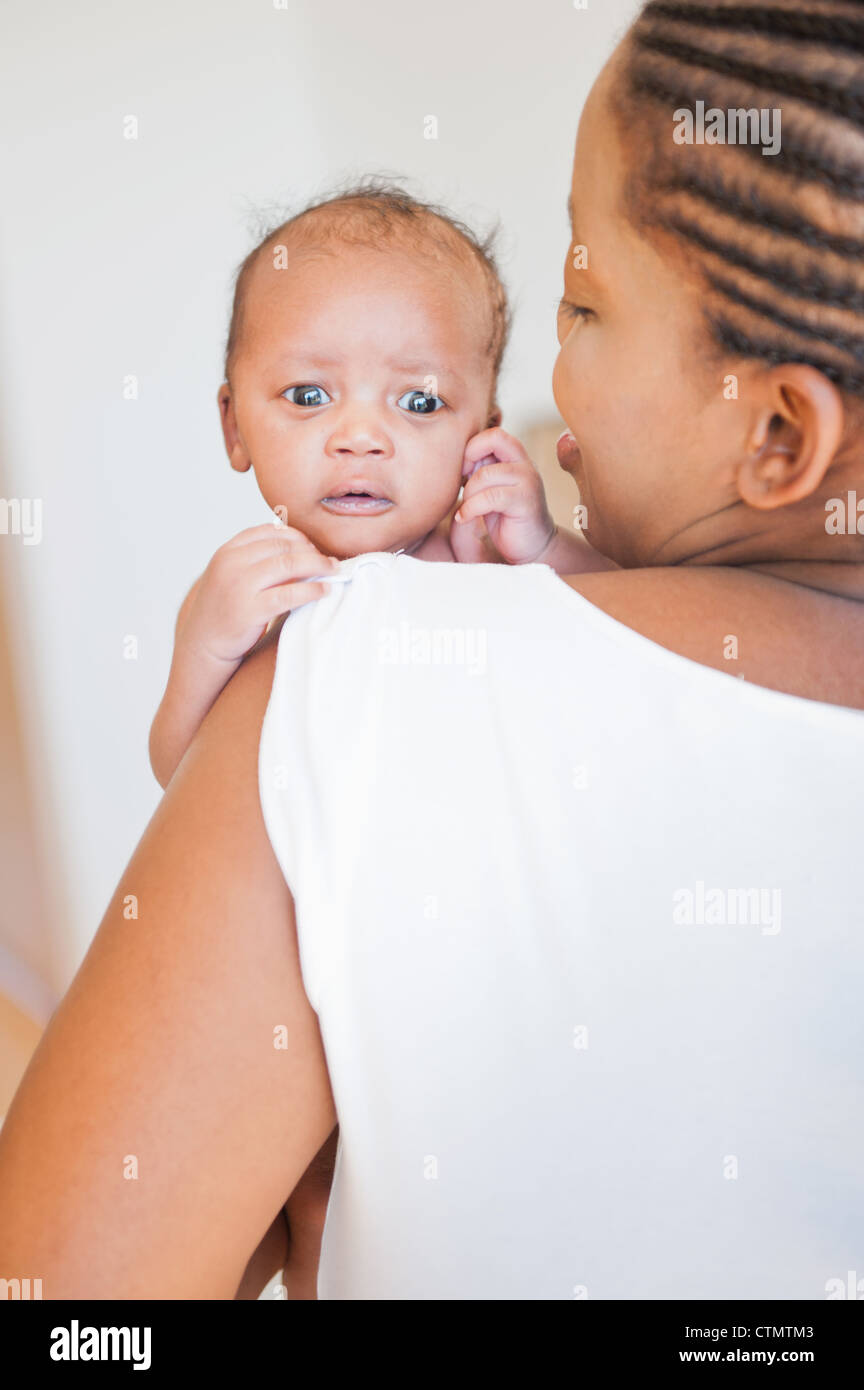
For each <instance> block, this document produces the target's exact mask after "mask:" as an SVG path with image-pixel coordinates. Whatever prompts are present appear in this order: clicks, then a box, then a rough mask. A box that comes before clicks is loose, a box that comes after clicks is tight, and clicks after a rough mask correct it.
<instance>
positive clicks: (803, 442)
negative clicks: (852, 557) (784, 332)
mask: <svg viewBox="0 0 864 1390" xmlns="http://www.w3.org/2000/svg"><path fill="white" fill-rule="evenodd" d="M754 390H755V399H756V414H755V419H754V424H753V427H752V430H751V432H750V438H749V440H748V446H747V451H746V453H745V456H744V459H743V461H742V463H741V464H740V466H739V469H738V474H737V484H738V492H739V494H740V496H741V498H742V500H743V501H744V502H746V503H747V504H748V506H751V507H758V508H759V509H761V510H763V511H767V510H770V509H772V508H774V507H785V506H788V505H789V503H791V502H799V501H800V500H801V499H802V498H803V497H809V496H810V494H811V493H813V492H815V491H816V490H817V489H818V488H819V486H820V484H821V482H822V479H823V478H824V476H825V474H826V472H827V471H828V469H829V467H830V466H831V463H832V461H833V459H834V457H835V456H836V454H837V451H838V449H839V447H840V443H841V441H842V438H843V427H844V410H843V398H842V397H841V395H840V392H839V391H838V390H837V387H836V386H835V385H834V383H833V382H831V381H829V380H828V378H827V376H825V374H824V372H820V371H818V370H817V369H816V368H815V367H808V366H807V365H806V363H803V362H785V363H782V364H781V365H780V366H778V367H769V368H768V369H767V370H766V371H765V372H764V373H762V374H761V377H760V379H757V380H756V382H755V383H754Z"/></svg>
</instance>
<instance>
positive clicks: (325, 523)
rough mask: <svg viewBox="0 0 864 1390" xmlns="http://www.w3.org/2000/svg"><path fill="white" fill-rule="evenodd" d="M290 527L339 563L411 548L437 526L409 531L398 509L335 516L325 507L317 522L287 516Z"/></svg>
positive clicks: (426, 525)
mask: <svg viewBox="0 0 864 1390" xmlns="http://www.w3.org/2000/svg"><path fill="white" fill-rule="evenodd" d="M304 522H305V524H304ZM287 525H288V526H296V527H297V528H298V530H300V531H302V532H303V533H304V535H306V536H308V537H309V539H310V540H311V541H312V543H313V545H315V546H317V547H318V549H319V550H320V551H321V552H322V554H324V555H333V556H335V558H336V559H337V560H349V559H351V557H352V556H354V555H364V554H368V553H369V552H370V551H377V550H393V551H396V550H408V549H411V548H413V547H414V546H416V545H419V544H420V542H421V541H422V540H423V539H424V538H425V537H426V536H427V535H428V534H429V532H430V531H431V530H434V527H435V523H434V522H430V523H428V524H424V525H422V526H421V527H420V528H419V529H417V528H414V529H410V528H409V529H406V526H405V521H404V518H400V516H399V515H398V509H397V507H395V506H393V507H390V508H389V509H388V510H387V511H386V512H382V513H380V514H379V515H378V516H363V515H360V514H356V513H354V514H351V513H347V514H345V515H343V516H334V515H332V514H330V513H328V512H327V511H326V509H325V508H323V507H322V508H319V515H317V516H316V517H315V518H314V523H313V522H310V519H309V518H308V517H307V518H303V519H300V518H298V519H297V520H296V521H295V520H292V519H291V518H290V517H288V518H287Z"/></svg>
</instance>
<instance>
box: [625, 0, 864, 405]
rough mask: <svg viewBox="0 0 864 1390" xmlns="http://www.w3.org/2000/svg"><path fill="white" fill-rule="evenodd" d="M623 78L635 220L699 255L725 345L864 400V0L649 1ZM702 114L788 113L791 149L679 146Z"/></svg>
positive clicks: (709, 311) (785, 123)
mask: <svg viewBox="0 0 864 1390" xmlns="http://www.w3.org/2000/svg"><path fill="white" fill-rule="evenodd" d="M624 74H625V80H624V84H623V89H622V90H619V91H618V92H617V93H616V98H615V100H616V107H617V114H618V116H619V119H620V120H621V121H622V130H623V133H624V136H625V139H627V140H629V141H632V142H635V143H636V145H637V148H638V151H639V157H638V159H634V160H633V164H632V168H631V176H630V180H629V183H628V193H627V196H628V212H629V214H630V216H631V217H632V218H633V220H634V222H636V223H637V225H639V226H641V227H645V228H651V227H654V228H656V229H658V230H660V231H663V232H666V233H671V234H672V235H673V236H674V237H675V238H676V239H677V240H678V241H679V243H681V244H683V245H684V246H685V247H686V248H687V249H688V251H689V253H690V254H691V255H692V257H693V259H694V260H695V263H696V264H697V265H698V268H699V270H700V272H701V274H702V276H703V277H704V281H705V282H706V285H707V289H708V291H709V293H708V295H707V297H706V303H705V315H706V318H707V321H708V326H709V329H710V332H711V337H712V340H713V342H714V343H715V345H716V346H717V347H718V348H719V349H720V350H721V351H725V352H729V353H732V354H735V355H740V356H742V357H750V358H756V359H759V360H762V361H766V362H769V363H772V364H775V363H780V362H806V363H809V364H810V365H811V366H813V367H816V368H818V369H819V370H820V371H822V372H824V373H825V375H826V376H827V377H829V378H830V379H831V380H832V381H834V382H835V383H836V385H837V386H838V387H839V388H840V389H841V390H843V391H848V392H851V393H854V394H855V395H858V396H864V3H860V2H859V0H812V2H811V3H806V2H805V3H801V0H763V3H762V4H758V5H754V4H752V3H751V4H743V3H740V0H714V3H711V4H707V3H701V2H700V0H679V2H678V3H675V2H674V0H668V3H667V2H666V0H663V3H649V4H646V5H645V6H644V8H643V10H642V12H641V13H640V15H639V17H638V18H637V20H636V22H635V24H634V26H633V28H632V29H631V31H630V34H629V42H628V45H627V49H626V58H625V67H624ZM697 102H704V106H705V109H706V111H708V110H709V109H710V108H714V109H719V110H721V111H723V112H729V111H741V112H742V115H743V111H744V110H753V109H754V108H755V110H756V111H758V112H760V113H761V112H762V111H767V112H769V113H770V112H776V111H778V110H779V112H780V125H779V130H780V142H779V143H780V148H779V151H778V152H777V153H774V154H771V153H767V154H763V146H762V144H760V143H749V144H738V145H732V144H727V145H721V144H710V143H706V144H704V145H700V144H695V143H693V144H684V143H682V144H677V143H676V142H675V140H674V139H673V122H674V120H675V119H676V113H677V114H679V115H680V113H681V112H682V111H691V112H693V113H694V116H695V112H696V103H697ZM646 110H647V113H648V114H649V116H650V124H649V128H648V132H647V134H643V130H644V128H645V116H646ZM769 119H771V118H770V116H769ZM649 142H650V148H649V149H647V151H646V143H649ZM646 155H647V157H645V156H646Z"/></svg>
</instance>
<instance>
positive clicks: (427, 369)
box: [387, 361, 464, 386]
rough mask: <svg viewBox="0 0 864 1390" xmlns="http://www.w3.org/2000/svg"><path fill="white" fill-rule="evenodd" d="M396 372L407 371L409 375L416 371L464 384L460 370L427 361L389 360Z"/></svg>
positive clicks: (421, 374) (419, 374)
mask: <svg viewBox="0 0 864 1390" xmlns="http://www.w3.org/2000/svg"><path fill="white" fill-rule="evenodd" d="M387 365H388V366H389V367H390V368H391V370H392V371H394V372H405V374H406V375H407V376H410V375H411V374H412V373H416V375H417V376H440V377H449V378H450V380H451V381H458V382H459V384H460V386H462V385H464V382H463V381H462V378H461V376H460V375H459V373H458V372H454V371H453V369H452V368H451V367H435V366H434V365H430V363H429V362H428V361H426V362H388V364H387Z"/></svg>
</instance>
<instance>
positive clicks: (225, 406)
mask: <svg viewBox="0 0 864 1390" xmlns="http://www.w3.org/2000/svg"><path fill="white" fill-rule="evenodd" d="M216 400H217V402H218V404H219V421H220V424H221V425H222V438H223V439H224V440H225V452H226V454H227V455H228V462H229V463H230V464H231V467H232V468H234V469H235V470H236V471H237V472H238V473H246V472H247V471H248V469H249V468H251V466H252V460H251V459H250V457H249V455H248V454H247V452H246V446H245V445H244V443H243V441H242V439H241V438H240V431H239V430H238V428H237V417H236V415H235V414H234V397H233V396H232V394H231V387H230V386H229V385H228V382H227V381H223V383H222V385H221V386H220V387H219V390H218V392H217V393H216Z"/></svg>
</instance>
